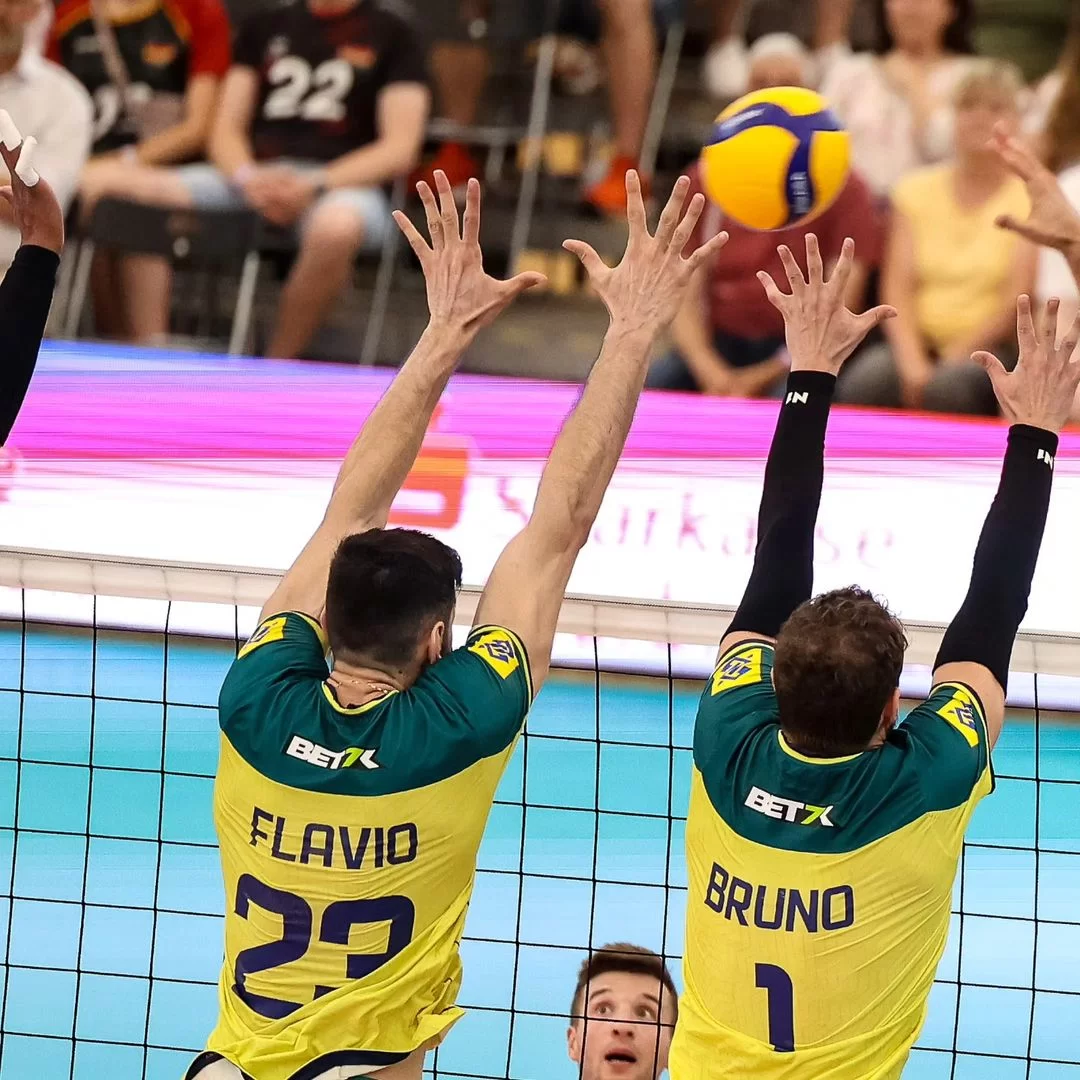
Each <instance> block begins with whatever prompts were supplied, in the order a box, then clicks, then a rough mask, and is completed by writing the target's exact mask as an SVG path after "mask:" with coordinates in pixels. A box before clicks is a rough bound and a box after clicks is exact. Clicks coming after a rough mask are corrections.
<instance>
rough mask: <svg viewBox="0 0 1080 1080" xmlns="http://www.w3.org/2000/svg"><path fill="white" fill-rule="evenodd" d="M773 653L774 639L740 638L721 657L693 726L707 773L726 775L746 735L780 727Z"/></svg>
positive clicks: (696, 755)
mask: <svg viewBox="0 0 1080 1080" xmlns="http://www.w3.org/2000/svg"><path fill="white" fill-rule="evenodd" d="M773 652H774V649H773V645H772V642H770V641H767V640H765V639H761V640H748V641H740V642H739V643H738V644H736V645H732V646H731V647H730V648H728V649H725V650H724V652H723V653H722V654H721V655H720V658H719V661H718V662H717V665H716V668H715V670H714V671H713V673H712V675H711V677H710V678H709V681H708V682H707V683H706V684H705V689H704V691H703V692H702V695H701V700H700V702H699V704H698V712H697V721H696V723H695V725H694V762H695V764H696V765H697V767H698V768H699V769H700V770H701V772H702V773H703V774H704V775H706V776H711V775H713V774H718V775H722V774H723V773H725V772H726V771H727V769H728V766H729V762H730V760H731V759H732V758H733V757H734V756H735V755H737V754H738V752H739V747H740V745H741V744H742V743H743V741H744V740H745V739H746V738H748V737H750V735H751V734H752V733H753V732H755V731H757V730H759V729H765V728H769V727H775V726H776V723H777V718H778V713H777V708H776V694H775V693H774V691H773V686H772V664H773Z"/></svg>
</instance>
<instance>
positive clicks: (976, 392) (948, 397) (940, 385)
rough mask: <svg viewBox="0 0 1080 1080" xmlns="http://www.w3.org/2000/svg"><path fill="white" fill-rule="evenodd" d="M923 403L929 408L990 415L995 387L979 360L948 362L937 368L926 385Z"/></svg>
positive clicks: (974, 414)
mask: <svg viewBox="0 0 1080 1080" xmlns="http://www.w3.org/2000/svg"><path fill="white" fill-rule="evenodd" d="M923 404H924V405H925V407H926V408H927V409H928V410H929V411H930V412H948V413H966V414H968V415H972V416H993V415H994V414H995V413H996V412H997V407H996V404H995V398H994V388H993V387H992V386H991V384H990V378H989V376H988V375H987V374H986V372H985V371H983V369H982V368H981V367H979V365H978V364H948V365H946V366H943V367H940V368H938V370H937V371H935V372H934V376H933V378H932V379H931V380H930V382H929V383H928V384H927V386H926V391H925V393H924V395H923Z"/></svg>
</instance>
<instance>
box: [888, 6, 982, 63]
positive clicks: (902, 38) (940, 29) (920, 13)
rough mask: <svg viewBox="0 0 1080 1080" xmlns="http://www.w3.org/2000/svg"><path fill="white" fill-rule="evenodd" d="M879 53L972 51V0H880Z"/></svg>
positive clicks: (973, 13)
mask: <svg viewBox="0 0 1080 1080" xmlns="http://www.w3.org/2000/svg"><path fill="white" fill-rule="evenodd" d="M877 6H878V12H877V15H878V18H877V20H876V21H877V24H878V26H880V27H881V37H880V40H879V42H878V52H881V53H887V52H891V51H892V50H893V49H900V50H901V51H902V52H915V53H925V52H926V51H927V50H928V49H944V50H945V51H946V52H953V53H973V52H974V51H975V47H974V44H973V42H972V27H973V26H974V22H975V11H974V4H973V0H877Z"/></svg>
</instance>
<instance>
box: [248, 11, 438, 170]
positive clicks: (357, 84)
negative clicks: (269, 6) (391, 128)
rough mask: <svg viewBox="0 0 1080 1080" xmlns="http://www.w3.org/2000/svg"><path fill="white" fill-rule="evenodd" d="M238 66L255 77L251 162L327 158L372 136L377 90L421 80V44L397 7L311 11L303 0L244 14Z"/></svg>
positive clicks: (423, 62) (424, 73)
mask: <svg viewBox="0 0 1080 1080" xmlns="http://www.w3.org/2000/svg"><path fill="white" fill-rule="evenodd" d="M235 62H236V63H237V64H240V65H243V66H245V67H250V68H254V69H255V70H256V71H257V72H258V74H259V95H258V100H257V103H256V109H255V116H254V120H253V121H252V130H251V141H252V146H253V148H254V152H255V158H256V160H258V161H267V160H270V159H272V158H281V157H288V158H297V159H304V160H309V161H332V160H333V159H334V158H337V157H341V155H342V154H347V153H349V152H350V151H351V150H356V149H358V148H359V147H361V146H366V145H367V144H368V143H371V142H374V141H375V139H376V137H377V109H378V100H379V94H380V93H381V92H382V91H383V90H384V89H386V87H387V86H390V85H391V84H393V83H426V82H427V67H426V58H425V54H424V47H423V45H422V44H421V42H420V39H419V37H418V35H417V34H416V32H415V30H414V28H413V26H412V23H411V22H410V20H409V18H408V17H407V15H406V14H405V13H403V11H402V10H401V9H400V8H398V7H396V6H392V5H391V3H388V2H385V0H359V3H357V4H356V5H355V6H354V7H352V8H350V9H349V10H348V11H346V12H344V13H342V14H338V15H331V16H322V15H317V14H315V13H314V12H312V11H311V10H310V8H309V7H308V5H307V3H306V2H305V0H290V2H288V3H286V4H285V5H283V6H282V7H279V8H277V9H275V10H271V11H269V12H263V13H260V14H258V15H255V16H253V17H252V18H250V19H249V20H248V21H247V22H246V23H245V24H244V25H243V26H242V27H241V30H240V33H239V36H238V37H237V41H236V59H235Z"/></svg>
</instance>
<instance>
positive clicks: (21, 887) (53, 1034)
mask: <svg viewBox="0 0 1080 1080" xmlns="http://www.w3.org/2000/svg"><path fill="white" fill-rule="evenodd" d="M86 603H87V605H89V607H88V609H87V610H88V611H89V619H88V621H89V623H90V625H79V626H71V625H60V624H56V623H53V624H50V623H49V622H47V621H41V620H40V619H39V618H37V616H35V618H34V619H30V618H28V617H26V614H25V607H24V608H23V614H22V615H21V616H19V617H14V618H10V619H7V620H5V621H3V622H0V880H2V882H3V888H2V890H0V894H2V895H0V935H2V940H3V943H4V961H5V967H4V970H3V984H2V999H0V1008H2V1012H0V1032H2V1042H0V1080H15V1078H20V1080H21V1078H24V1077H26V1076H31V1075H32V1076H41V1077H47V1078H61V1077H67V1078H79V1080H91V1078H93V1080H98V1078H101V1077H105V1076H109V1077H124V1078H127V1077H133V1078H145V1080H166V1078H168V1080H175V1078H176V1077H178V1076H180V1075H182V1073H183V1070H184V1069H185V1068H186V1067H187V1065H188V1064H189V1062H190V1061H191V1059H192V1057H193V1055H194V1053H195V1052H196V1051H197V1050H199V1049H200V1048H201V1046H202V1045H203V1041H204V1039H205V1038H206V1035H207V1033H208V1032H209V1030H210V1029H211V1027H212V1026H213V1022H214V1018H215V1013H216V1007H217V989H216V981H217V975H218V970H219V966H220V959H221V922H222V904H223V896H222V890H221V884H220V870H219V866H218V862H217V852H216V848H215V844H214V834H213V827H212V819H211V796H212V783H213V775H214V770H215V764H216V756H217V745H218V743H217V724H216V714H215V703H216V698H217V692H218V688H219V686H220V683H221V680H222V678H223V677H224V674H225V672H226V670H227V668H228V665H229V663H230V661H231V659H232V657H233V656H234V655H235V651H236V648H237V642H238V640H239V638H240V633H239V629H238V630H237V632H236V633H234V634H233V635H232V637H231V638H228V639H215V638H205V637H196V636H191V635H188V634H184V633H182V632H179V631H178V629H177V627H176V620H175V618H174V614H173V609H172V608H171V607H170V608H168V609H167V611H166V605H164V604H162V605H161V608H162V610H163V611H165V612H166V613H165V615H164V618H163V620H162V623H161V625H162V629H161V630H159V631H158V632H142V631H139V632H137V631H128V630H117V629H112V628H110V627H108V626H106V625H101V622H102V620H100V619H99V618H98V617H97V612H98V603H97V601H95V600H92V599H91V598H86ZM232 621H233V623H234V625H235V626H237V627H238V628H239V626H240V625H241V623H242V621H243V620H242V619H240V618H239V617H238V616H236V617H234V618H232ZM600 656H601V653H600V652H599V650H598V649H597V648H595V647H594V657H595V658H596V662H594V664H593V665H592V670H574V671H570V670H560V671H556V672H555V673H554V674H553V677H552V679H551V681H550V683H549V685H548V686H547V687H546V688H545V689H544V691H543V693H542V694H541V696H540V698H539V699H538V701H537V703H536V707H535V709H534V712H533V714H532V716H531V718H530V721H529V726H528V733H527V735H526V737H525V738H524V739H523V740H522V742H521V744H520V746H519V748H518V751H517V753H516V754H515V757H514V759H513V762H512V765H511V767H510V769H509V771H508V773H507V775H506V777H505V779H504V781H503V783H502V786H501V788H500V790H499V795H498V800H497V803H496V806H495V808H494V811H493V813H492V816H491V820H490V824H489V827H488V831H487V834H486V836H485V839H484V843H483V846H482V850H481V855H480V869H479V874H478V879H477V886H476V893H475V899H474V901H473V905H472V909H471V911H470V915H469V922H468V928H467V937H466V941H465V943H464V946H463V949H464V961H465V969H466V974H465V983H464V987H463V991H462V995H461V1002H462V1004H463V1005H464V1006H466V1008H467V1009H468V1015H467V1017H466V1018H465V1019H464V1020H463V1021H462V1022H461V1023H460V1024H459V1025H458V1027H457V1028H456V1029H455V1030H454V1031H453V1032H452V1033H451V1035H450V1037H449V1038H448V1039H447V1041H446V1042H445V1044H444V1045H443V1047H442V1048H441V1049H440V1050H439V1052H438V1053H437V1054H436V1055H434V1056H433V1057H432V1058H431V1059H430V1061H429V1068H431V1070H432V1073H433V1075H436V1076H441V1077H485V1078H486V1077H491V1078H501V1080H510V1078H513V1080H553V1078H554V1080H558V1078H563V1077H565V1078H567V1080H569V1078H572V1077H574V1076H576V1075H577V1069H576V1067H575V1066H574V1065H573V1064H572V1063H571V1062H570V1061H569V1059H568V1057H567V1050H566V1028H567V1013H568V1011H569V1008H570V998H571V995H572V992H573V988H574V983H575V978H576V975H577V970H578V967H579V965H580V964H581V962H582V960H583V959H584V957H585V955H586V951H587V950H588V949H589V948H590V947H593V948H595V947H599V946H601V945H603V944H606V943H608V942H633V943H635V944H637V945H641V946H645V947H648V948H650V949H653V950H655V951H656V952H658V953H661V954H662V955H663V956H664V957H665V958H666V959H667V961H668V963H669V965H670V967H671V969H672V971H673V973H674V974H675V978H676V981H677V982H678V981H679V968H680V963H679V961H680V958H681V955H682V949H683V915H684V909H685V903H686V874H685V868H684V860H683V833H684V816H685V812H686V806H687V800H688V790H689V778H690V746H691V733H692V725H693V718H694V713H695V709H696V703H697V697H698V694H699V693H700V689H701V684H700V682H696V683H695V682H689V681H681V680H678V679H674V678H672V677H670V676H665V675H660V676H655V675H648V676H647V675H634V674H627V673H626V672H621V673H616V672H612V671H608V670H604V668H605V665H604V664H603V663H601V662H600V659H599V658H600ZM668 670H669V671H670V670H671V668H670V663H669V667H668ZM1039 685H1040V683H1039V680H1038V679H1036V680H1035V689H1036V693H1037V692H1038V688H1039ZM995 763H996V766H997V772H998V790H997V792H996V794H995V795H994V796H993V797H991V798H990V799H988V800H986V801H985V802H984V803H983V804H982V806H981V807H980V809H979V810H978V811H977V813H976V816H975V819H974V822H973V824H972V827H971V830H970V833H969V838H968V843H967V845H966V848H965V852H964V857H963V862H962V865H961V872H960V874H959V875H958V878H957V885H956V894H955V903H954V915H953V933H952V936H951V939H950V943H949V947H948V950H947V952H946V955H945V958H944V960H943V961H942V964H941V967H940V970H939V973H938V981H937V984H936V986H935V988H934V992H933V995H932V999H931V1003H930V1013H929V1019H928V1021H927V1024H926V1028H925V1030H924V1032H923V1035H922V1038H921V1040H920V1042H919V1049H918V1050H917V1051H916V1052H915V1054H914V1055H913V1057H912V1059H911V1062H910V1064H909V1066H908V1070H907V1072H906V1073H905V1077H918V1078H924V1077H925V1078H938V1077H942V1078H946V1077H948V1078H958V1080H973V1078H976V1077H978V1078H979V1080H995V1078H1009V1080H1012V1078H1020V1077H1023V1078H1037V1080H1048V1078H1051V1077H1054V1078H1057V1077H1062V1078H1065V1077H1076V1076H1080V1040H1078V1039H1077V1036H1076V1031H1077V1023H1078V1021H1080V914H1078V903H1077V897H1078V896H1080V816H1078V815H1077V813H1076V805H1077V802H1076V799H1077V793H1078V792H1077V787H1076V785H1077V783H1080V726H1077V725H1076V724H1075V723H1074V721H1073V719H1072V718H1071V717H1069V716H1067V715H1064V714H1051V713H1045V712H1044V713H1043V714H1041V715H1040V711H1039V709H1038V708H1036V709H1035V710H1034V711H1033V712H1024V713H1017V714H1015V715H1014V716H1012V717H1011V719H1010V723H1009V724H1008V726H1007V729H1006V734H1005V735H1004V737H1003V739H1002V741H1001V743H1000V744H999V747H998V750H997V752H996V755H995Z"/></svg>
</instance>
